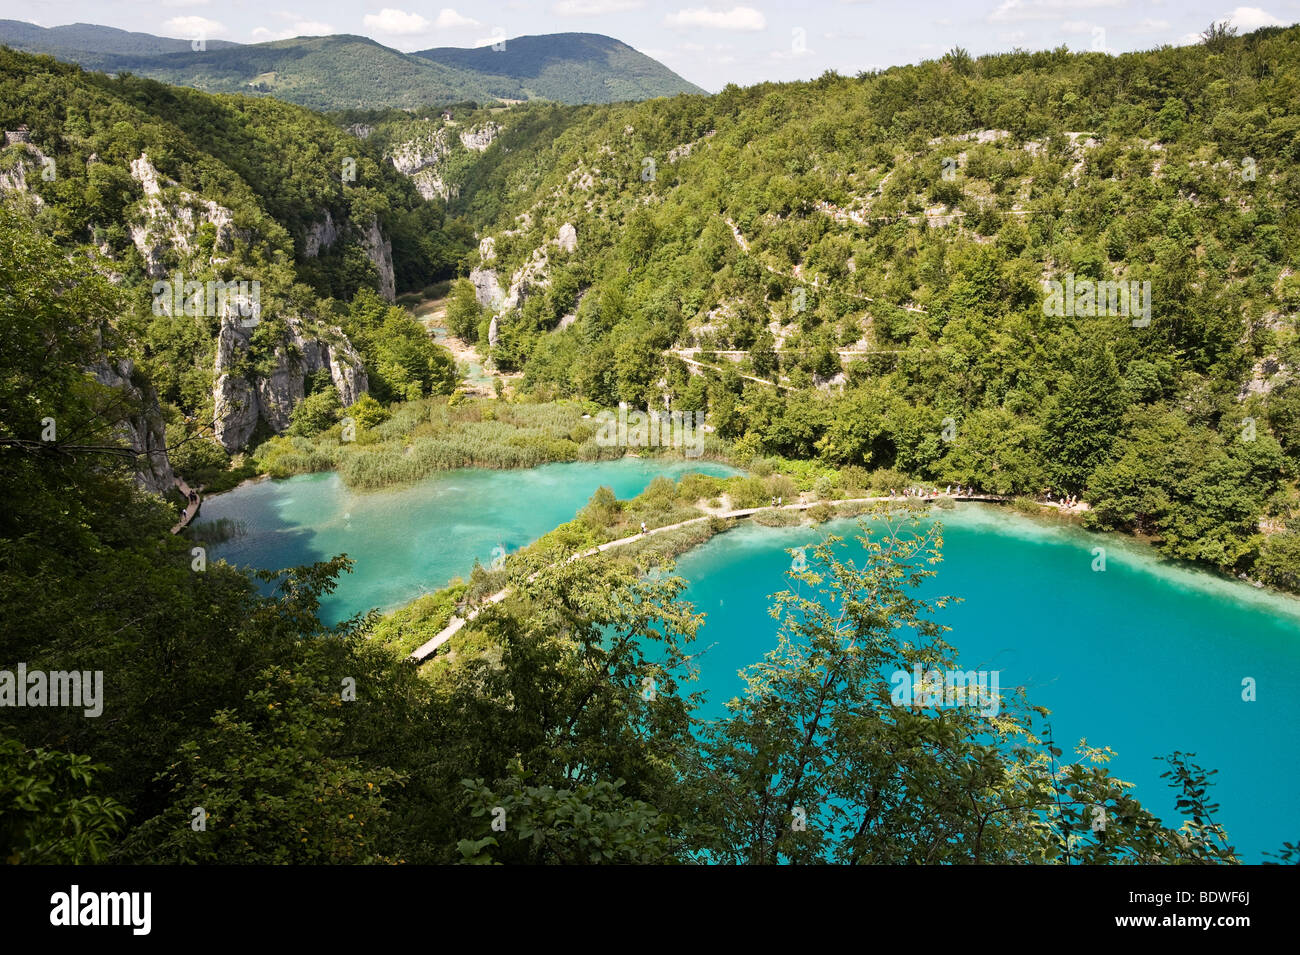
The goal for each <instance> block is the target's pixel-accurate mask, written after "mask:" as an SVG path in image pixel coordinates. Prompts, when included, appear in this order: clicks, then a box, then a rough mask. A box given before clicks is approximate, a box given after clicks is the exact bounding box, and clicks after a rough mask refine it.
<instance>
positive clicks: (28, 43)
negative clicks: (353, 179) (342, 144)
mask: <svg viewBox="0 0 1300 955" xmlns="http://www.w3.org/2000/svg"><path fill="white" fill-rule="evenodd" d="M0 45H5V46H9V47H12V48H13V49H16V50H20V51H23V52H28V53H41V54H47V55H50V56H54V57H55V58H57V59H61V60H64V61H67V62H73V63H76V64H78V65H79V66H81V67H82V68H84V69H90V70H98V71H102V72H106V73H126V72H129V73H134V74H137V75H140V76H146V77H149V78H150V79H156V80H160V81H162V82H165V83H169V84H172V85H175V86H191V87H194V88H196V89H201V90H203V91H205V92H210V93H245V94H250V95H270V96H274V97H276V98H278V99H283V100H286V101H287V102H291V103H296V104H298V105H300V106H307V107H310V108H312V109H317V110H325V111H329V110H340V109H375V108H385V107H397V108H403V109H413V108H418V107H422V106H430V105H439V104H443V103H454V102H463V101H466V100H478V101H485V100H487V101H491V100H497V99H510V100H513V99H518V100H534V99H536V100H553V101H556V102H560V103H566V104H571V105H576V104H587V103H611V102H619V101H623V100H643V99H650V98H654V97H658V96H674V95H678V94H681V93H693V94H703V93H705V91H704V90H702V89H701V88H700V87H698V86H695V85H694V84H692V83H689V82H688V81H686V80H685V79H683V78H682V77H680V76H678V75H677V74H676V73H674V72H673V71H672V70H670V69H668V67H666V66H664V65H663V64H662V63H659V62H658V61H657V60H654V59H652V58H651V57H648V56H646V55H645V54H643V53H640V52H638V51H637V50H635V49H634V48H632V47H631V46H629V45H627V44H626V43H623V42H622V41H620V40H617V39H614V38H613V37H607V36H604V35H602V34H594V33H559V34H545V35H541V36H525V37H516V38H514V39H507V40H505V42H504V45H503V48H501V49H494V48H492V47H481V48H478V49H467V48H458V47H436V48H431V49H428V50H422V51H418V52H415V53H403V52H401V51H399V50H395V49H393V48H391V47H388V46H385V45H384V44H382V43H380V42H379V41H378V40H374V39H372V38H370V37H366V36H361V35H358V34H347V33H341V34H332V35H329V36H323V37H293V38H289V39H283V40H271V41H268V42H266V43H250V44H241V43H234V42H231V41H227V40H207V41H206V43H205V47H206V48H205V49H203V50H194V49H193V48H192V46H191V41H189V40H180V39H172V38H168V37H159V36H154V35H152V34H147V33H132V32H129V31H125V30H119V29H117V28H115V27H105V26H100V25H97V24H85V23H77V24H68V25H66V26H61V27H50V28H45V27H40V26H37V25H35V24H31V23H25V22H23V21H18V20H0Z"/></svg>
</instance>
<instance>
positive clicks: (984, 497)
mask: <svg viewBox="0 0 1300 955" xmlns="http://www.w3.org/2000/svg"><path fill="white" fill-rule="evenodd" d="M942 497H946V498H948V499H949V500H952V501H985V502H989V503H995V504H1005V503H1006V502H1007V501H1008V500H1010V498H1008V497H1006V496H1004V495H1000V494H962V495H961V496H960V497H959V496H957V495H955V494H934V495H925V496H922V497H908V496H905V495H901V494H896V495H893V496H889V495H884V496H881V497H855V498H849V499H847V500H843V501H809V502H799V503H797V504H782V505H780V506H779V507H744V508H740V509H738V510H733V511H724V512H722V513H720V514H705V515H703V516H701V517H692V518H691V519H690V520H687V521H678V522H677V523H676V524H667V525H665V526H663V527H656V528H653V529H651V530H647V531H646V532H645V533H644V534H633V535H632V536H631V537H620V538H619V539H618V540H612V541H607V542H606V543H604V544H601V545H600V546H599V547H593V548H591V549H590V550H586V551H582V552H581V553H577V554H573V555H572V556H570V557H569V558H568V559H569V560H583V559H584V558H587V557H591V556H593V555H595V554H600V553H603V552H604V551H607V550H610V549H612V548H615V547H623V546H625V545H627V544H634V543H636V542H637V541H641V540H645V539H646V538H647V537H653V536H654V535H655V534H659V533H662V532H664V531H674V530H677V528H679V527H689V526H690V525H692V524H701V523H703V522H704V521H707V520H711V519H712V518H714V517H720V518H723V519H724V520H725V519H728V518H737V519H740V518H745V517H752V516H753V515H755V514H757V513H759V512H760V511H806V510H808V509H809V508H813V507H817V506H818V505H819V504H826V505H828V506H830V507H835V506H838V505H840V504H871V503H876V502H880V501H913V500H915V501H927V502H929V501H937V500H938V499H939V498H942ZM1039 503H1040V504H1042V506H1043V507H1055V508H1058V509H1060V507H1061V505H1060V504H1059V503H1057V502H1055V501H1053V502H1050V503H1049V502H1039ZM1084 506H1086V505H1084ZM1081 509H1082V507H1081ZM536 576H537V575H536V574H533V575H532V577H529V578H528V579H529V580H532V579H533V578H535V577H536ZM509 594H510V588H509V587H502V588H501V589H500V590H498V591H497V592H496V593H494V594H493V595H492V596H490V597H488V598H487V599H486V600H484V601H483V602H482V603H480V604H479V605H478V606H476V607H474V609H473V610H471V611H470V612H469V613H467V614H466V615H465V616H464V617H455V616H453V617H452V618H451V620H450V621H449V622H448V624H447V626H445V627H443V628H442V629H441V630H440V631H438V633H437V635H436V636H434V637H433V639H431V640H429V641H428V642H427V643H425V644H423V645H422V646H419V647H417V648H416V649H415V650H413V651H412V652H411V657H410V658H411V659H412V660H414V661H415V662H416V663H422V662H424V661H425V660H427V659H429V657H431V656H433V654H434V652H435V651H437V649H438V648H439V647H441V646H442V645H443V644H444V643H446V642H447V641H448V640H450V639H451V638H452V637H454V636H455V635H456V634H457V633H459V632H460V630H461V628H463V627H464V626H465V624H467V623H469V622H470V621H471V620H473V619H474V618H475V617H477V616H478V615H479V614H480V613H482V612H483V611H484V610H486V609H487V608H488V607H490V606H492V605H493V604H499V603H500V602H501V601H503V600H505V599H506V597H507V596H509Z"/></svg>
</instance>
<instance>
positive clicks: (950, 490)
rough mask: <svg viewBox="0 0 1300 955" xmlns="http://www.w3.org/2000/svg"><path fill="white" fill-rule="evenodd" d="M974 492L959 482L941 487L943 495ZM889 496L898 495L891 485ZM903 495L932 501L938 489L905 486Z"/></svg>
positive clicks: (962, 495) (963, 495)
mask: <svg viewBox="0 0 1300 955" xmlns="http://www.w3.org/2000/svg"><path fill="white" fill-rule="evenodd" d="M974 493H975V491H974V489H973V488H969V487H962V486H961V485H960V484H958V485H957V486H956V487H955V488H954V487H953V485H951V484H949V485H948V486H947V487H946V488H944V489H943V496H944V497H965V496H968V495H971V494H974ZM889 496H890V497H898V492H897V491H896V490H894V489H893V488H892V487H891V488H890V489H889ZM903 497H919V498H921V499H922V500H926V501H933V500H935V499H937V498H938V497H939V489H938V488H937V487H932V488H919V487H905V488H903Z"/></svg>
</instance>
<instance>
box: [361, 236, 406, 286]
mask: <svg viewBox="0 0 1300 955" xmlns="http://www.w3.org/2000/svg"><path fill="white" fill-rule="evenodd" d="M361 238H362V244H363V245H364V246H365V249H366V255H367V256H369V258H370V261H371V262H372V263H373V264H374V266H375V270H376V271H378V272H379V294H380V295H381V296H383V298H384V300H385V301H388V302H392V301H395V300H396V298H397V281H396V279H394V277H393V244H392V243H391V242H389V241H388V238H387V237H386V236H385V235H384V234H383V232H382V231H380V228H379V220H378V219H372V220H371V221H370V225H369V226H368V227H367V228H366V229H365V231H364V232H362V234H361Z"/></svg>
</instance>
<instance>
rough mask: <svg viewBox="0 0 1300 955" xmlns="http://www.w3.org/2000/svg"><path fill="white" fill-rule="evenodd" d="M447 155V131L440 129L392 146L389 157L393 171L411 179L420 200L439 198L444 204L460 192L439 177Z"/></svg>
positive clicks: (449, 143) (449, 147)
mask: <svg viewBox="0 0 1300 955" xmlns="http://www.w3.org/2000/svg"><path fill="white" fill-rule="evenodd" d="M450 153H451V140H450V139H449V138H448V136H447V129H446V127H440V128H438V129H436V130H434V131H433V132H430V133H426V134H424V135H421V136H416V137H415V138H414V139H408V140H407V141H406V142H404V143H401V144H399V145H397V146H395V147H393V150H392V152H391V153H390V154H389V157H388V158H389V161H390V162H392V164H393V168H394V169H396V170H397V171H398V172H400V173H401V174H402V175H404V176H407V177H409V178H410V179H411V182H412V183H413V184H414V185H415V189H416V191H417V192H419V193H420V196H421V197H422V198H424V199H426V200H427V199H432V198H434V197H435V196H438V197H440V198H441V199H443V200H444V201H446V200H448V199H452V198H454V197H455V196H457V195H459V194H460V189H459V188H458V187H456V186H452V185H450V184H449V183H447V182H446V180H445V179H444V178H443V175H442V166H443V160H445V159H446V158H447V156H448V155H449V154H450Z"/></svg>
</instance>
